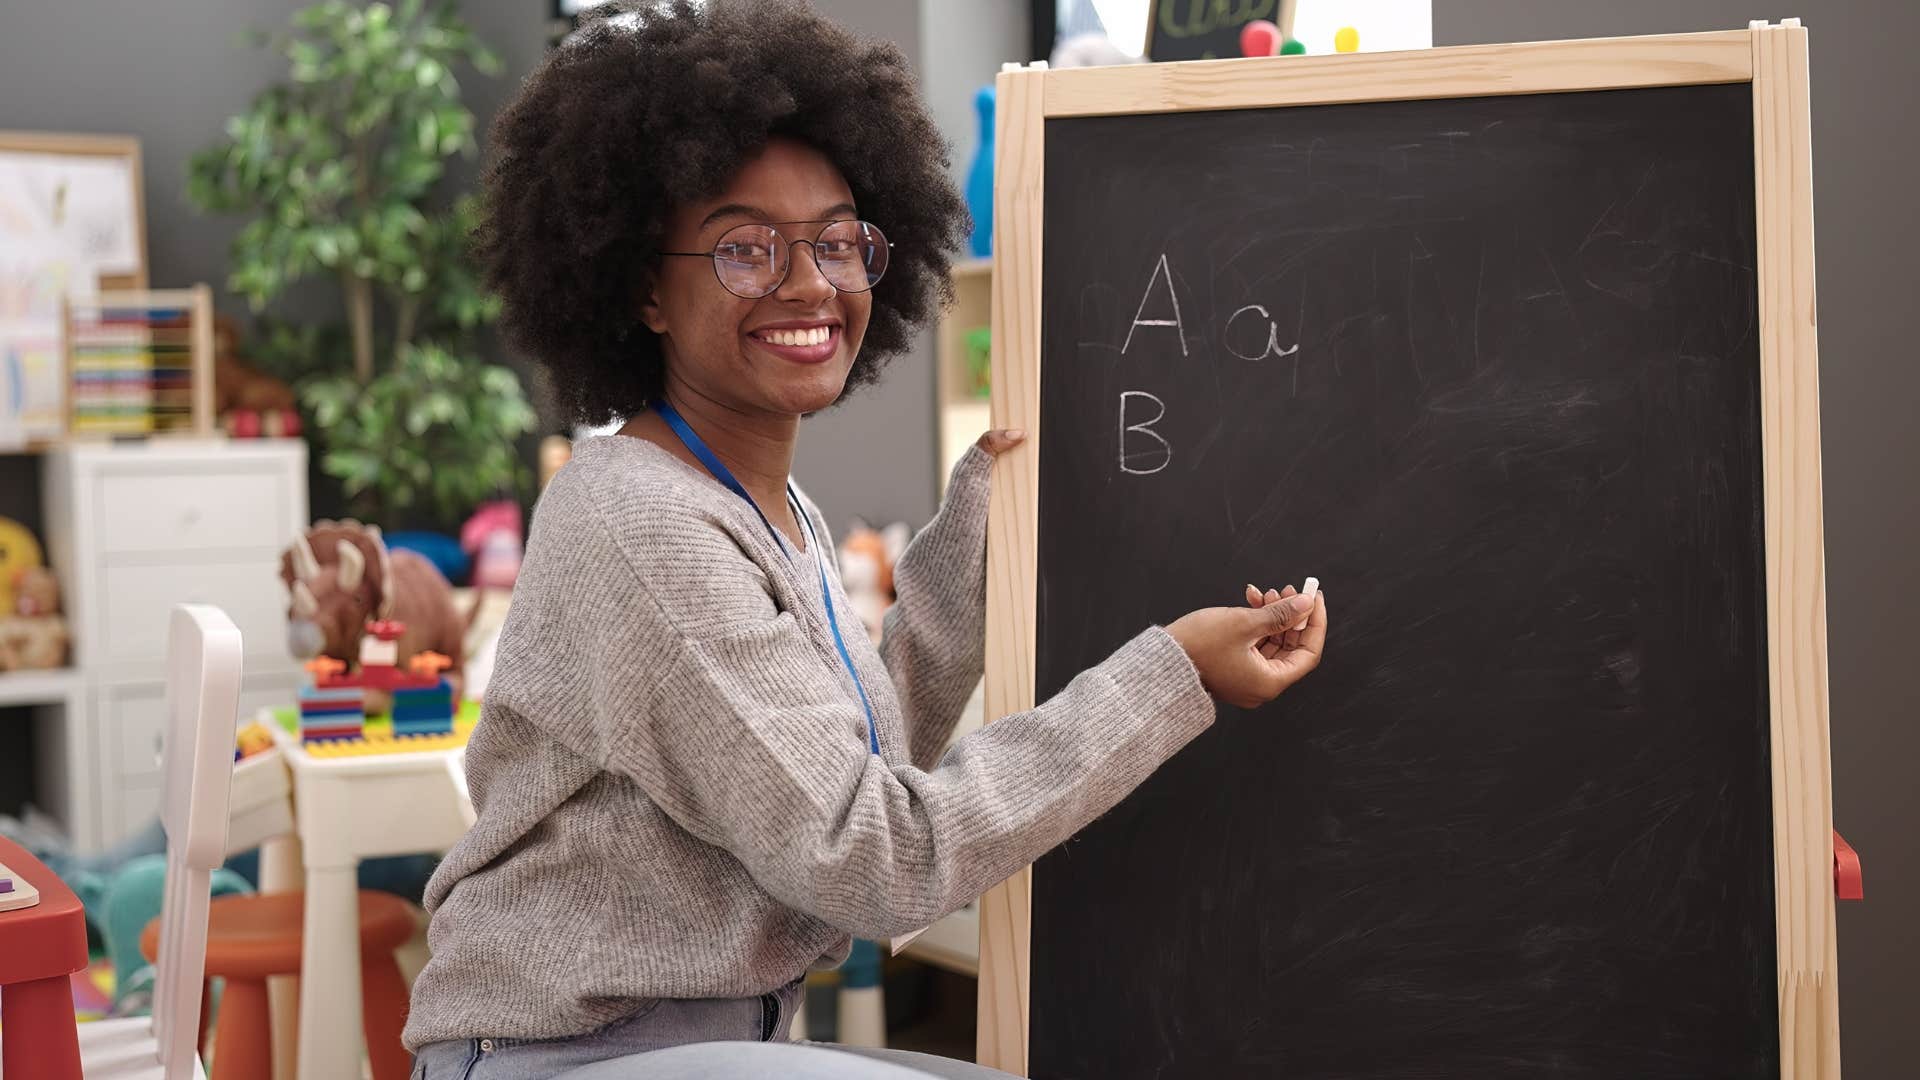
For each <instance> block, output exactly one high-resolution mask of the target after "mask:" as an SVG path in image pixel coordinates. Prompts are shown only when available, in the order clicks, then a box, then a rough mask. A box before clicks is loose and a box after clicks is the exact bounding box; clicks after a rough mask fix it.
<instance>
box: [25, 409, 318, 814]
mask: <svg viewBox="0 0 1920 1080" xmlns="http://www.w3.org/2000/svg"><path fill="white" fill-rule="evenodd" d="M45 470H46V471H45V477H44V481H43V488H44V497H45V499H46V503H47V514H46V519H47V539H48V554H49V558H50V560H51V562H52V564H53V566H54V567H55V568H56V569H57V570H58V571H59V573H60V576H61V581H62V584H63V585H64V586H65V588H66V604H65V606H66V610H67V618H68V620H69V621H70V623H71V624H72V629H73V642H74V644H73V651H74V665H75V671H76V674H77V676H78V677H79V678H80V679H81V681H82V683H83V692H82V693H81V694H79V695H77V701H78V705H77V707H75V706H72V705H70V706H69V707H68V709H67V710H66V711H67V715H66V717H65V721H64V723H63V724H61V725H59V727H60V730H59V731H57V732H47V733H45V734H43V735H42V738H47V737H52V738H54V739H57V740H59V742H60V745H59V746H58V747H57V748H51V749H53V750H55V751H56V752H51V753H45V752H43V753H42V755H41V763H42V764H41V768H42V771H43V775H42V776H41V777H40V782H39V784H38V787H39V788H40V790H41V792H42V793H43V797H44V798H46V800H47V801H48V802H49V804H50V805H48V806H47V809H48V811H49V812H51V813H52V814H53V815H54V816H55V817H58V818H60V819H61V821H62V822H63V823H64V824H65V825H66V826H67V829H68V831H69V832H70V833H71V834H72V835H73V838H74V840H75V842H76V843H78V844H79V845H80V846H81V847H83V848H87V849H97V848H100V847H103V846H105V845H108V844H111V843H113V842H114V841H116V840H118V839H120V838H121V837H123V836H125V835H127V834H128V833H130V832H132V831H135V830H137V829H139V828H140V827H142V826H143V825H145V824H146V823H148V822H149V821H151V820H152V818H153V815H154V812H155V810H156V809H157V807H158V806H159V799H160V772H159V768H158V752H159V739H160V732H161V730H162V729H163V727H164V720H165V710H166V683H165V677H164V672H165V661H166V648H167V640H166V630H167V618H168V612H169V611H170V610H171V609H172V607H173V605H175V604H178V603H207V604H216V605H218V606H220V607H221V608H223V609H224V610H225V611H226V612H227V614H228V615H229V616H231V617H232V618H233V620H234V622H235V623H236V624H237V625H238V626H239V627H240V632H241V635H242V637H243V638H244V641H245V648H246V657H247V660H246V675H245V679H244V681H243V683H242V685H241V702H240V705H241V707H240V714H239V715H240V717H251V716H252V715H253V714H254V711H255V710H256V709H257V708H259V707H260V706H263V705H274V704H284V703H286V702H289V701H291V700H292V698H293V691H294V688H295V687H296V686H297V685H298V681H299V678H300V669H299V666H298V665H297V664H295V663H294V661H293V660H292V658H291V657H289V656H288V654H287V647H286V632H285V626H286V598H285V595H284V593H283V592H282V590H281V587H280V580H279V563H280V552H281V550H282V549H284V548H285V547H286V545H287V544H288V543H290V542H291V541H292V540H293V538H294V536H295V535H296V534H298V533H299V532H300V530H301V529H304V528H305V527H306V525H307V452H306V444H305V443H303V442H300V441H298V440H280V439H273V440H236V441H226V440H204V441H200V440H195V441H163V440H154V441H151V442H146V443H133V444H119V445H116V444H111V443H101V444H80V445H75V446H71V447H66V448H63V449H59V450H55V451H53V452H50V453H49V454H48V455H47V458H46V464H45ZM45 749H49V748H43V750H45ZM48 771H52V772H55V773H57V774H58V775H44V773H46V772H48Z"/></svg>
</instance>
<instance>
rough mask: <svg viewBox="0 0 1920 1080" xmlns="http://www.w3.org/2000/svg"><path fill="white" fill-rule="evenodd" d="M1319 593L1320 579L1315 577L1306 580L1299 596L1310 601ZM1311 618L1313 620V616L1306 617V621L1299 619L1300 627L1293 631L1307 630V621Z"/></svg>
mask: <svg viewBox="0 0 1920 1080" xmlns="http://www.w3.org/2000/svg"><path fill="white" fill-rule="evenodd" d="M1319 591H1320V579H1319V578H1317V577H1310V578H1308V579H1307V583H1306V584H1305V585H1304V586H1302V587H1301V589H1300V595H1301V596H1304V597H1306V598H1307V599H1309V600H1311V599H1313V597H1314V594H1315V593H1318V592H1319ZM1311 618H1313V616H1312V615H1308V616H1307V618H1306V619H1301V620H1300V625H1299V626H1296V627H1294V629H1295V630H1305V629H1306V628H1307V619H1311Z"/></svg>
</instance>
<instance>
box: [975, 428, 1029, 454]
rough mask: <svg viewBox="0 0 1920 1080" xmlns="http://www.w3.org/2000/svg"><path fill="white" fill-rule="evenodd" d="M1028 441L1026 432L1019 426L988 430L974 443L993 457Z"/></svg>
mask: <svg viewBox="0 0 1920 1080" xmlns="http://www.w3.org/2000/svg"><path fill="white" fill-rule="evenodd" d="M1026 441H1027V433H1026V432H1024V431H1022V430H1020V429H1019V428H1004V429H999V430H995V431H989V432H987V433H986V434H985V435H982V436H980V439H979V441H978V442H976V443H975V444H974V445H976V446H978V447H979V448H980V449H982V450H985V451H986V452H987V453H988V454H990V455H992V456H993V457H999V456H1000V455H1001V454H1004V453H1006V452H1007V451H1009V450H1011V449H1013V448H1014V447H1016V446H1019V445H1020V444H1021V443H1023V442H1026Z"/></svg>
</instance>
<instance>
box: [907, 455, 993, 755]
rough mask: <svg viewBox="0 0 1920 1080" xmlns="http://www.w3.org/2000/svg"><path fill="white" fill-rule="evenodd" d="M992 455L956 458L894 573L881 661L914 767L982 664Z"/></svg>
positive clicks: (954, 713)
mask: <svg viewBox="0 0 1920 1080" xmlns="http://www.w3.org/2000/svg"><path fill="white" fill-rule="evenodd" d="M992 467H993V457H992V455H990V454H988V453H987V452H986V451H985V450H982V449H980V448H979V447H977V446H976V447H974V448H972V449H970V450H968V451H967V452H966V453H965V454H964V455H962V456H961V458H960V460H959V462H958V463H956V464H955V465H954V467H953V475H952V477H951V478H950V479H949V481H948V483H947V497H946V500H945V501H944V502H943V503H942V504H941V506H940V512H939V513H938V514H936V515H935V516H934V519H933V520H932V521H931V522H929V523H928V524H927V527H926V528H925V529H922V530H921V531H920V534H919V535H918V536H916V537H914V538H913V543H911V544H908V545H907V550H906V551H905V552H903V553H901V556H900V562H899V564H898V565H897V566H895V567H894V572H893V583H894V593H895V602H894V605H893V606H892V607H891V608H889V609H888V610H887V615H886V620H885V622H884V623H883V624H882V630H881V637H880V656H881V658H882V659H883V660H884V661H886V665H887V674H888V676H889V677H891V679H892V680H893V688H894V692H895V693H896V694H897V695H899V699H900V710H901V713H902V714H903V715H904V717H905V720H906V729H907V747H908V751H909V755H910V757H911V758H912V760H913V763H914V764H915V765H917V766H919V767H921V768H923V769H929V768H932V767H933V763H934V762H935V761H936V760H938V759H939V757H940V752H941V751H942V750H944V749H946V746H947V739H948V738H949V737H950V736H952V734H953V729H954V726H955V725H956V724H958V723H959V720H960V711H961V710H962V709H964V708H965V707H966V704H967V699H968V698H970V697H971V696H972V695H973V689H974V687H975V686H976V685H978V683H979V682H980V675H981V672H982V670H983V668H984V666H985V663H986V618H987V494H988V477H989V474H990V473H991V472H992Z"/></svg>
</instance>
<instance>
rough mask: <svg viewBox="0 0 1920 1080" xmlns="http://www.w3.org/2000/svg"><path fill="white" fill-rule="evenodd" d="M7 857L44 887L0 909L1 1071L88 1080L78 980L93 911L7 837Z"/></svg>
mask: <svg viewBox="0 0 1920 1080" xmlns="http://www.w3.org/2000/svg"><path fill="white" fill-rule="evenodd" d="M0 863H4V864H6V866H7V869H8V870H9V871H10V872H11V874H12V876H14V877H17V878H19V879H21V880H24V881H26V882H27V883H28V884H30V885H32V886H33V887H34V888H36V889H38V890H40V902H39V903H38V904H35V905H34V906H33V907H26V908H18V909H15V910H13V911H0V1075H4V1076H9V1077H21V1078H23V1080H25V1078H29V1077H31V1078H33V1080H42V1078H44V1080H81V1078H80V1039H79V1036H78V1035H77V1034H76V1032H75V1029H74V1021H73V983H72V981H71V980H72V976H73V973H74V972H76V971H82V970H85V968H86V966H87V913H86V910H85V909H84V908H82V907H81V906H80V899H79V897H76V896H74V895H73V890H72V889H69V888H67V886H66V883H65V882H63V881H61V880H60V879H59V878H57V877H55V876H54V875H53V871H51V870H48V869H47V868H46V867H45V866H43V865H41V862H40V860H39V859H36V858H34V857H33V856H32V855H29V854H27V850H26V849H25V848H23V847H21V846H20V845H18V844H15V843H13V842H12V841H10V840H7V839H6V838H4V837H0Z"/></svg>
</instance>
